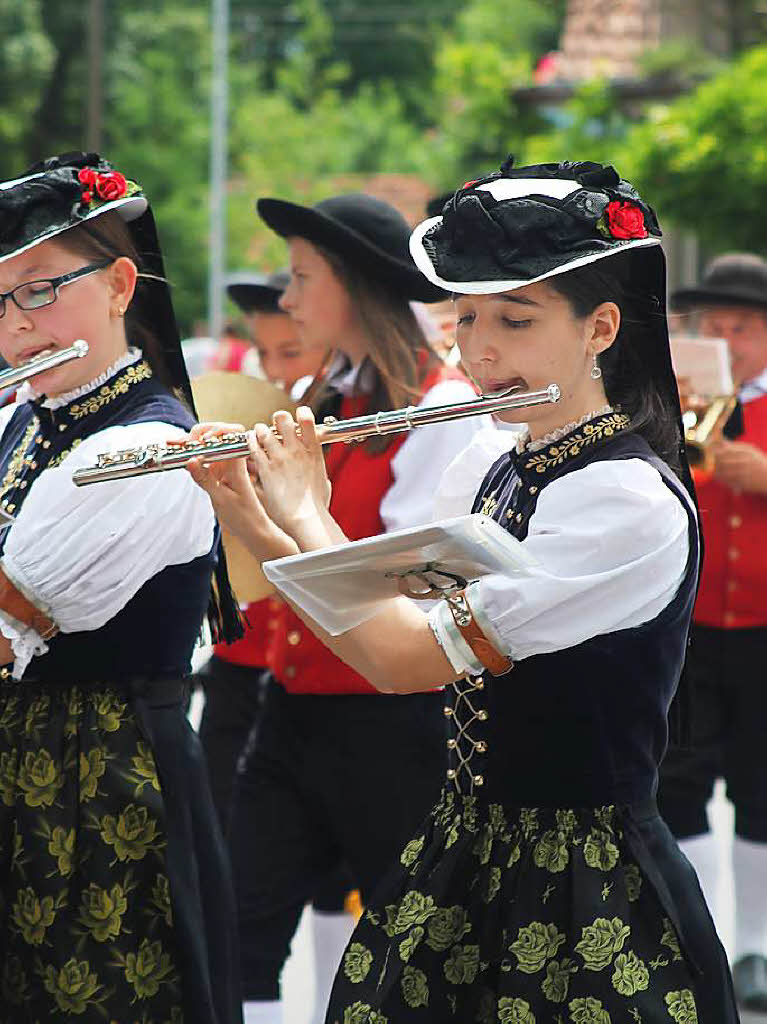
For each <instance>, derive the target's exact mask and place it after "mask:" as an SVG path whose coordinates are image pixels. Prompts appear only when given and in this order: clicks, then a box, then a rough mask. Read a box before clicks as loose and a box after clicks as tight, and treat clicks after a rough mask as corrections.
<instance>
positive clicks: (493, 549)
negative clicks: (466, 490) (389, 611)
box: [263, 514, 538, 636]
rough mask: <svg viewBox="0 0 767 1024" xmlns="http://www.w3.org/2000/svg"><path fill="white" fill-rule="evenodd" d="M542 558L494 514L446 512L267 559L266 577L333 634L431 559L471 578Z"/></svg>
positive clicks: (527, 569)
mask: <svg viewBox="0 0 767 1024" xmlns="http://www.w3.org/2000/svg"><path fill="white" fill-rule="evenodd" d="M537 565H538V562H537V561H536V560H535V559H534V558H533V557H532V555H529V554H528V553H527V551H526V550H525V548H524V546H523V545H522V544H521V543H520V541H518V540H516V539H515V538H514V537H512V536H511V534H509V533H507V532H506V530H504V528H503V527H502V526H500V525H499V524H498V523H496V522H495V521H494V520H493V519H490V518H489V516H483V515H478V514H474V515H469V516H459V517H457V518H455V519H446V520H443V521H442V522H438V523H429V524H428V525H426V526H418V527H413V528H412V529H408V530H396V531H394V532H393V533H383V534H381V535H380V536H378V537H369V538H367V539H365V540H358V541H350V542H348V543H346V544H338V545H336V546H334V547H330V548H324V549H323V550H321V551H311V552H309V553H308V554H303V555H289V556H288V557H287V558H279V559H276V560H275V561H272V562H264V565H263V570H264V574H265V576H266V578H267V579H268V580H269V581H270V582H271V583H273V584H274V586H275V587H276V588H277V590H279V591H280V592H281V593H282V594H284V596H285V597H286V598H288V599H289V600H290V601H292V602H293V603H294V604H296V605H298V606H299V607H300V608H302V609H303V610H304V611H306V612H307V613H308V614H309V615H310V616H311V617H312V618H313V619H314V620H315V622H317V623H319V625H320V626H321V627H322V628H323V629H324V630H325V631H326V632H328V633H330V634H331V636H338V635H339V634H340V633H345V632H346V631H347V630H349V629H353V628H354V627H355V626H359V625H360V623H362V622H366V621H367V620H368V619H370V618H372V617H373V616H374V615H375V614H376V612H377V611H378V610H379V608H378V602H379V601H382V600H385V599H386V598H390V597H395V596H396V595H397V594H398V593H399V589H398V587H399V583H398V579H397V578H396V577H392V576H391V575H387V574H392V573H394V574H396V575H397V576H400V575H404V574H405V573H406V572H408V571H410V572H417V571H419V570H424V569H426V568H427V567H428V568H431V569H444V570H445V571H447V572H451V573H455V574H457V575H458V576H462V577H463V578H464V579H466V580H468V581H469V582H471V581H473V580H478V579H479V578H480V577H482V576H487V575H489V574H491V573H503V574H504V575H506V576H529V575H531V574H532V573H533V572H534V571H535V568H536V566H537Z"/></svg>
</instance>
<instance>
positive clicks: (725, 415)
mask: <svg viewBox="0 0 767 1024" xmlns="http://www.w3.org/2000/svg"><path fill="white" fill-rule="evenodd" d="M737 404H738V397H737V395H718V396H717V397H716V398H712V399H709V400H708V401H707V402H706V403H701V404H700V406H699V408H697V409H696V408H695V407H694V406H693V407H691V408H689V409H688V410H687V411H686V412H685V413H684V414H683V416H682V422H683V424H684V428H685V430H684V440H685V444H686V447H687V461H688V462H689V464H690V467H691V468H692V469H698V470H701V471H702V472H704V473H710V472H711V471H712V470H713V468H714V457H713V455H712V453H711V444H712V442H714V441H718V440H719V438H720V437H721V436H722V431H723V430H724V426H725V424H726V423H727V420H729V418H730V416H731V415H732V413H733V411H734V409H735V406H736V405H737Z"/></svg>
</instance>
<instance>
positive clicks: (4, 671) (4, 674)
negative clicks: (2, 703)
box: [0, 668, 11, 679]
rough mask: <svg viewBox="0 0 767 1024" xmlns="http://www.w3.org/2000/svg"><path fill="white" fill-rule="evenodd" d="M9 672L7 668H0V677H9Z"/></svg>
mask: <svg viewBox="0 0 767 1024" xmlns="http://www.w3.org/2000/svg"><path fill="white" fill-rule="evenodd" d="M10 676H11V673H10V670H9V669H7V668H0V679H10Z"/></svg>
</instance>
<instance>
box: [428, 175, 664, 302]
mask: <svg viewBox="0 0 767 1024" xmlns="http://www.w3.org/2000/svg"><path fill="white" fill-rule="evenodd" d="M660 239H661V231H660V227H659V226H658V221H657V218H656V216H655V213H654V211H653V210H652V208H651V207H650V206H648V205H647V203H645V202H644V200H643V199H642V198H641V196H640V195H639V193H638V192H637V191H636V189H634V187H633V186H632V185H630V184H629V183H628V182H627V181H623V180H622V179H621V178H620V177H619V176H618V174H617V172H616V171H615V169H614V168H612V167H603V166H602V165H601V164H595V163H588V162H586V163H560V164H533V165H531V166H529V167H518V168H513V167H512V166H511V163H510V162H509V161H507V162H506V164H504V166H503V168H502V169H501V171H500V172H498V173H495V174H491V175H487V176H486V177H483V178H479V179H477V180H476V181H470V182H467V183H466V184H465V185H464V186H463V187H462V188H460V189H458V191H457V192H455V193H454V194H453V195H452V196H451V197H450V198H449V199H448V201H447V202H446V203H445V205H444V207H443V209H442V213H441V214H440V215H439V216H435V217H430V218H429V219H428V220H425V221H424V222H423V223H421V224H419V225H418V227H416V229H415V231H414V232H413V234H412V237H411V239H410V251H411V253H412V256H413V259H414V260H415V262H416V265H417V266H418V269H419V270H420V271H421V272H422V273H423V274H424V275H425V276H426V277H427V278H428V280H429V281H431V282H432V284H434V285H436V286H438V287H440V288H444V289H446V290H447V291H450V292H454V293H458V294H468V295H470V294H476V295H482V294H489V293H493V292H504V291H512V290H513V289H515V288H521V287H523V286H524V285H528V284H534V283H535V282H537V281H543V280H545V279H546V278H547V277H552V276H554V275H555V274H562V273H565V272H566V271H568V270H574V269H575V268H576V267H582V266H585V265H587V264H589V263H593V262H595V261H596V260H600V259H604V258H605V257H608V256H612V255H613V254H614V253H616V252H623V251H626V250H629V249H636V248H646V247H648V246H657V245H660Z"/></svg>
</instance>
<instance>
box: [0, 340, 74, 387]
mask: <svg viewBox="0 0 767 1024" xmlns="http://www.w3.org/2000/svg"><path fill="white" fill-rule="evenodd" d="M87 354H88V342H87V341H83V340H82V338H78V339H77V341H73V342H72V344H71V345H70V346H69V348H62V349H59V350H58V351H57V352H48V353H47V354H46V355H42V356H37V357H36V358H35V359H30V360H29V362H28V363H24V365H23V366H13V367H11V369H10V370H3V372H2V373H0V390H2V389H3V388H12V387H14V386H15V385H16V384H21V382H22V381H25V380H29V378H30V377H36V376H37V374H38V373H45V372H46V371H47V370H54V369H55V368H56V367H57V366H63V365H64V363H68V362H70V361H71V360H72V359H82V357H83V356H86V355H87Z"/></svg>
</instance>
